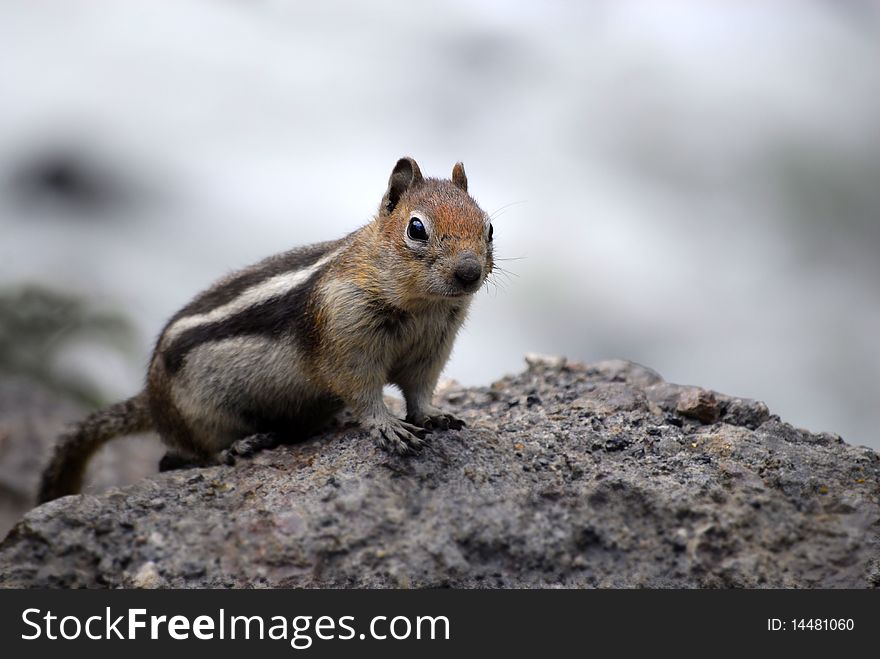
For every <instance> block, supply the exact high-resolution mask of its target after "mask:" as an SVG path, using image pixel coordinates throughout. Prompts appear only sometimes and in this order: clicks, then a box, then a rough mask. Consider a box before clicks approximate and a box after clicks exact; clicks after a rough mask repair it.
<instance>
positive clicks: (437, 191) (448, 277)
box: [379, 158, 492, 299]
mask: <svg viewBox="0 0 880 659" xmlns="http://www.w3.org/2000/svg"><path fill="white" fill-rule="evenodd" d="M467 187H468V182H467V176H466V175H465V172H464V165H463V164H462V163H457V164H456V165H455V167H453V168H452V179H451V180H440V179H433V178H428V179H425V178H423V177H422V172H421V171H420V170H419V166H418V165H417V164H416V161H415V160H413V159H412V158H401V159H400V160H398V161H397V164H396V165H395V166H394V169H393V170H392V172H391V177H390V178H389V180H388V190H387V191H386V192H385V196H384V197H383V198H382V206H381V207H380V209H379V220H380V224H381V230H382V233H383V240H385V241H387V243H386V244H391V245H393V246H394V251H395V253H396V254H397V255H398V256H402V257H403V258H402V259H401V258H398V259H396V260H397V261H398V262H399V263H400V264H401V267H399V268H396V270H397V272H395V275H396V276H400V277H402V278H403V279H405V280H406V281H405V286H406V287H407V289H408V290H416V291H419V294H420V296H422V297H428V298H436V299H442V298H458V297H463V296H467V295H471V294H473V293H475V292H476V291H477V290H478V289H479V288H480V286H482V284H483V282H484V281H485V280H486V277H487V276H488V275H489V273H490V272H491V271H492V224H491V223H490V222H489V216H488V215H487V214H486V213H485V212H483V210H482V209H481V208H480V207H479V206H478V205H477V202H476V201H474V200H473V198H471V196H470V195H469V194H468V191H467Z"/></svg>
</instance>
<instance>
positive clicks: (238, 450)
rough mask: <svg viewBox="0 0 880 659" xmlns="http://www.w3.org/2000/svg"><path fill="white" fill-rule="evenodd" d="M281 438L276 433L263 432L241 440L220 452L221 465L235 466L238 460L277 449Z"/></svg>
mask: <svg viewBox="0 0 880 659" xmlns="http://www.w3.org/2000/svg"><path fill="white" fill-rule="evenodd" d="M278 444H279V438H278V436H277V435H276V434H275V433H270V432H261V433H256V434H254V435H249V436H247V437H244V438H242V439H239V440H237V441H235V442H232V444H230V445H229V447H228V448H225V449H223V450H222V451H220V454H219V456H218V460H219V462H220V463H221V464H226V465H234V464H235V459H236V458H249V457H251V456H253V455H254V454H256V453H259V452H260V451H263V450H265V449H270V448H275V447H276V446H278Z"/></svg>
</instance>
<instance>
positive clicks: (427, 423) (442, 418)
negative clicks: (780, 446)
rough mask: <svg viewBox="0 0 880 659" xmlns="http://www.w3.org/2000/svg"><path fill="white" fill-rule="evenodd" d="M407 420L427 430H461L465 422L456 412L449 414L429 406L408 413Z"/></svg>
mask: <svg viewBox="0 0 880 659" xmlns="http://www.w3.org/2000/svg"><path fill="white" fill-rule="evenodd" d="M406 420H407V421H409V422H410V423H412V424H414V425H416V426H418V427H419V428H424V429H426V430H450V429H451V430H461V429H462V428H464V427H465V425H466V424H465V422H464V421H463V420H462V419H459V418H458V417H457V416H455V415H454V414H449V413H448V412H444V411H443V410H441V409H439V408H437V407H428V408H424V409H421V410H419V411H418V412H414V413H412V414H408V415H407V416H406Z"/></svg>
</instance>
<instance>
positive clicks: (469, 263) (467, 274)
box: [454, 251, 483, 286]
mask: <svg viewBox="0 0 880 659" xmlns="http://www.w3.org/2000/svg"><path fill="white" fill-rule="evenodd" d="M454 274H455V278H456V280H458V283H459V284H461V285H462V286H470V285H471V284H473V283H474V282H475V281H477V280H478V279H479V278H480V277H482V276H483V266H482V265H481V264H480V260H479V259H478V258H477V255H476V254H474V253H473V252H470V251H468V252H464V253H463V254H462V255H461V256H459V257H458V263H456V264H455V272H454Z"/></svg>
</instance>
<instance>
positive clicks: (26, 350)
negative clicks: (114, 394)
mask: <svg viewBox="0 0 880 659" xmlns="http://www.w3.org/2000/svg"><path fill="white" fill-rule="evenodd" d="M133 337H134V331H133V328H132V325H131V324H130V323H129V322H128V321H127V320H126V319H125V318H124V317H123V316H121V315H120V314H118V313H115V312H108V311H103V310H98V309H96V308H95V307H94V306H93V305H92V304H90V303H88V302H86V301H85V300H83V299H81V298H78V297H75V296H73V295H68V294H66V293H60V292H57V291H53V290H49V289H47V288H43V287H40V286H32V285H26V286H21V287H18V288H13V289H6V290H0V377H2V376H3V375H17V376H24V377H27V378H30V379H33V380H35V381H36V382H38V383H40V384H42V385H43V386H45V387H47V388H49V389H51V390H52V391H54V392H56V393H58V394H59V395H62V396H64V397H66V398H70V399H73V400H76V401H78V402H81V403H84V404H86V405H88V406H98V405H100V404H102V403H103V402H104V401H103V399H102V397H101V395H100V392H99V390H98V388H97V387H96V386H95V384H94V383H92V382H89V381H88V380H87V379H86V378H83V377H81V376H76V375H70V374H66V373H63V372H62V371H61V369H59V367H58V361H59V356H60V355H61V354H62V352H63V351H64V350H66V349H69V348H70V347H71V346H72V345H73V344H74V343H76V342H84V341H88V342H89V343H97V344H98V345H109V346H111V347H113V348H115V349H117V350H118V351H120V352H123V353H128V352H130V351H131V347H132V339H133Z"/></svg>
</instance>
